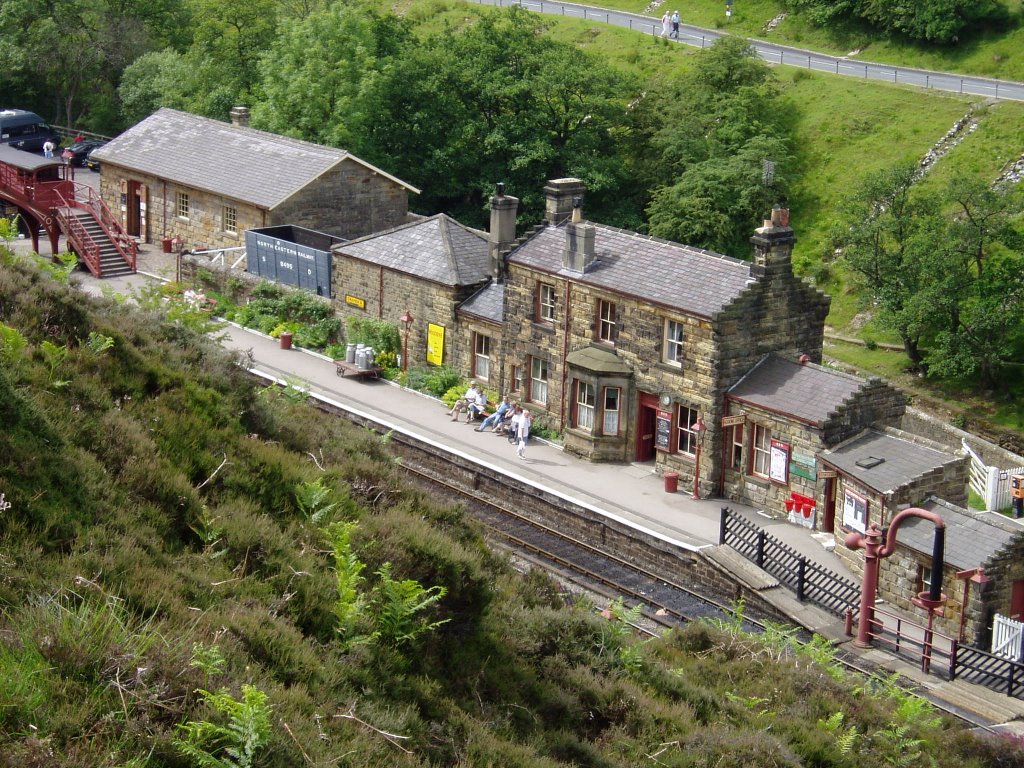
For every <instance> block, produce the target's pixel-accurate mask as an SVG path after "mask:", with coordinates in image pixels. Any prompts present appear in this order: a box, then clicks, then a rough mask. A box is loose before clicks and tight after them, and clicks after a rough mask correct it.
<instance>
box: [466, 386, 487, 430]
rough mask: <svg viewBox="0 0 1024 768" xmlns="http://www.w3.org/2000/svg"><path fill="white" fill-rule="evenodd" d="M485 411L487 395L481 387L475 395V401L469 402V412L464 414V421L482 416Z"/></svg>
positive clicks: (467, 421)
mask: <svg viewBox="0 0 1024 768" xmlns="http://www.w3.org/2000/svg"><path fill="white" fill-rule="evenodd" d="M486 413H487V395H486V394H485V393H484V391H483V390H482V389H481V390H480V394H478V395H477V396H476V402H475V403H470V404H469V412H468V413H467V414H466V423H467V424H469V422H471V421H473V419H476V418H478V417H479V418H483V416H484V415H486Z"/></svg>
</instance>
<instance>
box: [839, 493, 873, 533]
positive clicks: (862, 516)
mask: <svg viewBox="0 0 1024 768" xmlns="http://www.w3.org/2000/svg"><path fill="white" fill-rule="evenodd" d="M843 525H844V526H846V527H847V528H852V529H853V530H855V531H860V532H861V533H867V530H868V500H867V499H866V498H864V497H863V496H860V495H858V494H856V493H854V492H853V491H850V490H844V492H843Z"/></svg>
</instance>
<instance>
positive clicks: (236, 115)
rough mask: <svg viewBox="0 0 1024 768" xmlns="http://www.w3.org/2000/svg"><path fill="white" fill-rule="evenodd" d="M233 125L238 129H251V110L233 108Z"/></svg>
mask: <svg viewBox="0 0 1024 768" xmlns="http://www.w3.org/2000/svg"><path fill="white" fill-rule="evenodd" d="M231 124H232V125H234V126H236V127H238V128H248V127H249V108H248V107H232V108H231Z"/></svg>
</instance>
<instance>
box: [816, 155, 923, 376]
mask: <svg viewBox="0 0 1024 768" xmlns="http://www.w3.org/2000/svg"><path fill="white" fill-rule="evenodd" d="M916 174H917V166H916V164H915V163H913V162H906V163H903V164H901V165H898V166H896V167H894V168H888V169H885V170H883V171H880V172H878V173H875V174H873V175H871V176H869V177H868V178H867V179H866V180H865V182H864V183H863V184H862V185H861V187H860V188H859V189H858V190H856V191H855V192H854V193H853V195H852V196H850V197H849V198H847V200H846V201H845V202H844V203H843V204H841V205H840V210H841V211H843V215H844V224H843V225H842V226H840V227H837V228H836V229H835V231H834V232H833V241H834V242H835V244H836V245H837V246H838V247H839V248H841V249H842V253H843V259H844V261H845V263H846V264H847V266H849V268H850V269H851V270H853V272H854V273H855V274H856V275H857V276H858V277H859V279H860V282H861V283H862V285H863V287H864V289H865V290H866V292H867V294H866V298H869V299H870V300H872V301H874V302H875V303H876V304H877V306H878V309H879V312H880V320H881V322H882V323H884V324H885V325H886V326H888V327H890V328H892V329H893V330H894V331H895V332H896V333H897V334H899V337H900V339H901V341H902V342H903V348H904V350H905V351H906V354H907V357H908V358H909V359H910V361H911V362H912V363H913V364H914V365H920V364H921V362H922V361H923V355H922V352H921V348H920V347H921V340H922V337H923V336H924V335H925V332H926V330H927V329H928V327H929V325H928V324H929V322H930V318H929V316H930V314H931V312H929V311H928V309H927V307H926V306H925V304H926V303H927V302H923V301H921V298H922V297H923V296H924V295H925V293H924V290H925V288H926V286H927V285H928V283H929V280H930V273H929V270H930V269H931V262H932V259H931V258H930V256H931V255H932V254H931V249H932V247H933V246H934V242H935V241H934V236H935V232H936V229H937V225H936V219H935V218H934V217H935V216H936V215H937V212H938V210H939V205H938V203H937V201H936V200H934V199H930V198H929V199H925V197H924V196H923V195H919V196H916V197H915V196H913V195H912V194H911V187H912V186H913V184H914V182H915V180H916Z"/></svg>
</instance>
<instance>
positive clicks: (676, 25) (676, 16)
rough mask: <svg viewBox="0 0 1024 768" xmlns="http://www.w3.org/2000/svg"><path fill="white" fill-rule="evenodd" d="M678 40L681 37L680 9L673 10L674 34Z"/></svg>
mask: <svg viewBox="0 0 1024 768" xmlns="http://www.w3.org/2000/svg"><path fill="white" fill-rule="evenodd" d="M671 37H674V38H675V39H676V40H678V39H679V11H672V35H671Z"/></svg>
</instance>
